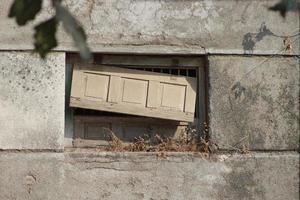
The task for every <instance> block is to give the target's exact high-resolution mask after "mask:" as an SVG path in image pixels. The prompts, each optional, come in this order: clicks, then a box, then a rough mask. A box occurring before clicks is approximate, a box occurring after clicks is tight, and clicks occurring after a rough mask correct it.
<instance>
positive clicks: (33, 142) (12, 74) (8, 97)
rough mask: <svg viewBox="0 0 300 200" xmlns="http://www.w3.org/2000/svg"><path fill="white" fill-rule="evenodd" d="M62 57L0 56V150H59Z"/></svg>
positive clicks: (62, 95)
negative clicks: (42, 58)
mask: <svg viewBox="0 0 300 200" xmlns="http://www.w3.org/2000/svg"><path fill="white" fill-rule="evenodd" d="M64 77H65V54H64V53H51V54H50V55H49V56H48V59H47V60H45V61H43V60H41V59H40V58H39V56H38V55H35V54H32V53H30V52H0V127H1V128H0V149H62V148H63V138H64V100H65V98H64V95H65V93H64V84H65V79H64Z"/></svg>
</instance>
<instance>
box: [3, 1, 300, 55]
mask: <svg viewBox="0 0 300 200" xmlns="http://www.w3.org/2000/svg"><path fill="white" fill-rule="evenodd" d="M11 2H12V0H1V1H0V25H1V27H5V28H1V29H0V49H1V50H9V49H10V50H21V49H23V50H24V49H32V47H33V46H32V44H33V43H32V35H33V30H32V28H33V27H34V25H36V24H37V23H38V22H39V21H41V20H42V19H46V18H49V16H50V15H52V14H53V13H54V11H53V9H52V8H51V6H50V4H49V2H50V1H45V6H44V7H45V10H44V11H43V12H42V13H41V14H39V16H38V17H37V20H35V21H34V22H31V23H30V24H29V25H28V26H25V27H21V28H19V27H18V26H17V25H16V23H15V22H14V20H13V19H8V18H7V13H8V10H9V7H10V5H11ZM64 2H65V4H66V5H67V6H68V8H69V9H70V10H71V12H72V13H73V14H74V15H75V16H76V17H77V18H78V19H79V21H80V22H81V23H82V24H83V26H84V28H85V30H86V32H87V35H88V38H89V44H90V46H91V47H92V49H93V50H94V51H98V52H126V53H128V52H137V53H143V52H144V53H145V52H147V53H162V52H164V53H229V54H231V53H238V54H243V53H255V54H286V53H287V54H290V53H292V54H299V40H298V39H297V37H296V36H295V35H297V34H298V33H299V15H298V13H297V12H292V13H289V14H288V15H287V17H286V19H283V18H282V17H281V16H280V15H279V14H278V13H276V12H271V11H268V7H270V6H273V5H274V4H275V3H277V2H278V1H277V0H260V1H257V0H243V1H240V0H239V1H237V0H218V1H215V0H203V1H198V0H189V1H170V0H162V1H157V0H147V1H140V0H138V1H136V0H97V1H94V0H93V1H92V0H66V1H64ZM284 36H291V38H290V39H291V41H292V47H293V51H292V52H285V51H282V50H283V48H284V46H283V38H284ZM58 37H59V38H60V40H59V41H60V46H59V48H58V49H60V50H63V51H69V50H74V47H73V44H72V40H71V39H70V38H69V36H68V35H66V34H65V32H64V31H63V30H62V29H60V31H59V33H58Z"/></svg>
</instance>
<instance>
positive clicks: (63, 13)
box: [55, 3, 91, 60]
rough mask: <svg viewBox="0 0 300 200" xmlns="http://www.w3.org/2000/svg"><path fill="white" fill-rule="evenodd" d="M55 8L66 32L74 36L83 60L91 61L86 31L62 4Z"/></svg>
mask: <svg viewBox="0 0 300 200" xmlns="http://www.w3.org/2000/svg"><path fill="white" fill-rule="evenodd" d="M55 8H56V18H57V19H58V20H59V21H61V22H62V23H63V26H64V28H65V30H66V32H67V33H69V34H70V35H71V36H72V38H73V41H74V43H75V45H76V47H77V48H78V49H79V53H80V56H81V58H82V59H84V60H89V59H90V58H91V52H90V50H89V48H88V46H87V43H86V39H87V38H86V34H85V32H84V29H83V28H82V26H81V25H80V24H79V22H78V21H77V20H76V19H75V18H74V17H73V16H72V15H71V13H70V12H69V11H68V10H67V9H66V8H65V7H63V6H62V5H61V4H59V3H57V4H56V5H55Z"/></svg>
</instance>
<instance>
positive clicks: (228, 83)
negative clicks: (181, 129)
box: [209, 56, 300, 150]
mask: <svg viewBox="0 0 300 200" xmlns="http://www.w3.org/2000/svg"><path fill="white" fill-rule="evenodd" d="M299 70H300V66H299V58H298V57H276V56H268V57H265V56H251V57H247V56H209V108H210V110H209V116H210V117H209V120H210V127H211V136H212V139H213V140H214V141H215V142H216V143H217V144H218V145H219V147H220V148H222V149H231V150H235V148H240V147H242V146H243V145H244V146H246V147H247V148H248V149H251V150H296V149H299V141H300V140H299V139H300V131H299V77H300V74H299Z"/></svg>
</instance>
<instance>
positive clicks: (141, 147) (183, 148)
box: [105, 129, 218, 153]
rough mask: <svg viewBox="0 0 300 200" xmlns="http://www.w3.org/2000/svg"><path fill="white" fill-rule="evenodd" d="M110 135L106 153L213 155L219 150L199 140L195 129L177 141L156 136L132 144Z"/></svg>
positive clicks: (215, 146) (214, 145)
mask: <svg viewBox="0 0 300 200" xmlns="http://www.w3.org/2000/svg"><path fill="white" fill-rule="evenodd" d="M109 133H110V137H109V140H108V143H109V146H108V147H105V150H106V151H115V152H122V151H129V152H205V153H212V152H214V151H216V149H217V148H218V147H217V145H216V144H214V143H212V142H211V141H209V140H207V139H204V138H200V139H199V138H198V135H197V133H196V131H195V130H194V129H192V130H189V131H187V132H186V133H183V134H181V135H180V136H179V137H178V138H176V139H175V138H173V137H164V136H161V135H159V134H156V135H155V136H154V137H152V138H151V137H149V136H147V135H145V136H143V137H136V138H134V141H133V142H132V143H125V142H123V141H122V140H120V139H119V138H118V137H117V136H116V135H115V134H114V133H113V132H112V131H109Z"/></svg>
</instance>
